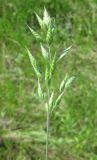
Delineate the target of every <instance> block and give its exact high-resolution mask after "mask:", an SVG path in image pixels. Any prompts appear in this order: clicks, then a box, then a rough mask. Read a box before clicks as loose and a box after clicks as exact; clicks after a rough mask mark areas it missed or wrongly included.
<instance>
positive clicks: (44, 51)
mask: <svg viewBox="0 0 97 160" xmlns="http://www.w3.org/2000/svg"><path fill="white" fill-rule="evenodd" d="M41 52H42V55H43V57H44V58H45V59H47V60H48V58H49V54H48V52H47V51H46V49H45V48H44V47H43V45H42V44H41Z"/></svg>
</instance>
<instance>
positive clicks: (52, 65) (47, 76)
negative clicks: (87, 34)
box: [27, 9, 74, 160]
mask: <svg viewBox="0 0 97 160" xmlns="http://www.w3.org/2000/svg"><path fill="white" fill-rule="evenodd" d="M35 14H36V13H35ZM36 17H37V20H38V22H39V25H40V28H41V32H40V33H37V32H36V31H34V30H33V29H32V28H30V27H29V26H28V27H29V29H30V31H31V33H32V35H33V36H34V37H35V38H36V39H37V40H38V41H39V42H40V49H41V55H42V57H43V60H44V62H45V71H44V72H40V70H39V67H38V62H37V60H36V59H35V58H34V57H33V55H32V54H31V52H30V51H29V50H28V49H27V53H28V56H29V59H30V62H31V65H32V67H33V69H34V72H35V74H36V77H37V81H38V85H37V86H38V97H39V99H40V101H41V102H42V101H44V105H45V111H46V115H47V116H46V117H47V120H46V128H47V129H46V135H47V136H46V155H45V156H46V160H48V157H49V154H48V151H49V136H50V132H49V129H50V117H51V114H52V112H53V111H54V110H55V109H56V108H57V107H58V106H59V104H60V102H61V99H62V97H63V95H64V91H65V89H66V88H67V87H68V86H69V85H70V83H71V82H72V81H73V79H74V77H71V78H68V77H67V75H66V76H65V77H64V79H63V80H62V82H61V84H60V86H59V95H58V96H57V97H56V96H55V93H54V90H52V87H51V85H52V81H53V78H54V77H53V74H54V72H55V69H56V67H57V66H58V63H59V62H60V61H61V60H62V59H63V58H64V57H65V56H66V54H67V53H68V51H69V49H70V48H71V47H68V48H67V49H65V50H63V53H62V54H61V55H60V56H59V57H58V56H57V54H56V52H55V53H54V56H53V55H52V54H51V44H53V34H54V29H55V28H54V27H53V26H54V25H53V21H52V19H51V17H50V16H49V14H48V12H47V10H46V9H44V15H43V19H41V18H40V17H39V16H38V15H37V14H36ZM43 77H44V79H43ZM41 81H43V84H45V93H47V96H44V95H45V94H44V92H43V90H42V84H41Z"/></svg>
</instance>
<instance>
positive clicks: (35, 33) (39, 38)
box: [28, 26, 42, 40]
mask: <svg viewBox="0 0 97 160" xmlns="http://www.w3.org/2000/svg"><path fill="white" fill-rule="evenodd" d="M28 28H29V29H30V31H31V33H32V34H33V36H34V37H35V38H36V39H38V40H41V39H42V38H41V36H40V35H39V34H38V33H37V32H36V31H34V30H33V29H32V28H30V27H29V26H28Z"/></svg>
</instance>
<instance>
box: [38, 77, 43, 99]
mask: <svg viewBox="0 0 97 160" xmlns="http://www.w3.org/2000/svg"><path fill="white" fill-rule="evenodd" d="M38 97H39V99H40V100H42V99H43V92H42V89H41V85H40V82H39V80H38Z"/></svg>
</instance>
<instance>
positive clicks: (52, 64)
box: [50, 53, 56, 76]
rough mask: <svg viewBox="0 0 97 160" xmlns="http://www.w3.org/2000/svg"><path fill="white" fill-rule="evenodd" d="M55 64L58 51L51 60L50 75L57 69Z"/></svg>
mask: <svg viewBox="0 0 97 160" xmlns="http://www.w3.org/2000/svg"><path fill="white" fill-rule="evenodd" d="M55 66H56V53H55V55H54V57H53V60H52V62H51V65H50V75H51V76H52V74H53V73H54V70H55Z"/></svg>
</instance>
